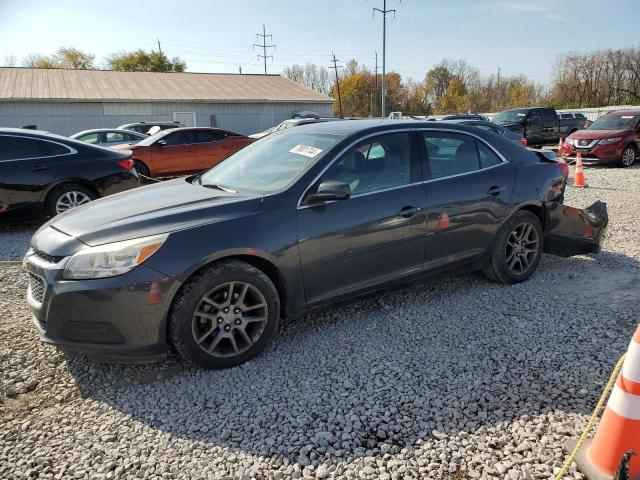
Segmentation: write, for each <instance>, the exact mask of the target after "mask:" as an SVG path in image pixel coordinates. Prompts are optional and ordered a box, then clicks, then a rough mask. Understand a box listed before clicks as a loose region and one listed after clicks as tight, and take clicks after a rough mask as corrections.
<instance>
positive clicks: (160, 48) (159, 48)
mask: <svg viewBox="0 0 640 480" xmlns="http://www.w3.org/2000/svg"><path fill="white" fill-rule="evenodd" d="M156 40H157V41H158V50H160V54H161V55H162V47H161V46H160V39H159V38H158V37H156Z"/></svg>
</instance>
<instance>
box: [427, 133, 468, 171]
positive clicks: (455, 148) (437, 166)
mask: <svg viewBox="0 0 640 480" xmlns="http://www.w3.org/2000/svg"><path fill="white" fill-rule="evenodd" d="M421 135H422V137H423V141H424V145H425V147H426V151H427V157H428V162H429V169H430V171H431V178H432V179H436V178H444V177H451V176H453V175H461V174H464V173H469V172H473V171H475V170H479V169H480V158H479V156H478V149H477V148H476V142H475V140H474V138H473V137H471V136H469V135H465V134H461V133H453V132H437V131H434V132H423V133H422V134H421Z"/></svg>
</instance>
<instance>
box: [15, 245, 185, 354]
mask: <svg viewBox="0 0 640 480" xmlns="http://www.w3.org/2000/svg"><path fill="white" fill-rule="evenodd" d="M65 263H66V259H63V260H61V261H60V262H58V263H52V261H51V259H43V258H41V257H40V256H39V255H38V254H37V253H36V254H32V255H30V256H28V257H27V258H25V261H24V267H25V269H26V270H27V272H28V273H29V277H30V281H29V287H28V289H27V302H28V304H29V307H30V309H31V312H32V314H33V319H34V323H35V325H36V327H37V329H38V332H39V334H40V339H41V340H42V341H43V342H46V343H49V344H52V345H55V346H57V347H59V348H61V349H63V350H67V351H71V352H75V353H81V354H85V355H87V356H90V357H92V358H95V359H99V360H105V361H127V362H135V361H150V360H156V359H160V358H163V357H165V356H166V353H167V343H166V318H167V313H168V311H169V307H170V304H171V299H172V298H173V296H174V295H175V293H176V291H177V289H178V288H179V282H177V281H175V280H173V279H172V278H170V277H167V276H165V275H163V274H161V273H159V272H157V271H155V270H152V269H150V268H147V267H145V266H144V265H141V266H139V267H137V268H135V269H134V270H132V271H130V272H128V273H126V274H124V275H120V276H117V277H111V278H104V279H95V280H63V279H62V278H61V274H62V269H63V268H64V264H65Z"/></svg>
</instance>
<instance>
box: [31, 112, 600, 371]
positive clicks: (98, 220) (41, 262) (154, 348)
mask: <svg viewBox="0 0 640 480" xmlns="http://www.w3.org/2000/svg"><path fill="white" fill-rule="evenodd" d="M566 174H567V167H566V165H565V164H564V163H559V162H557V161H556V160H555V157H554V158H548V157H547V156H545V155H543V154H540V153H533V152H529V151H527V150H525V149H523V148H522V147H521V146H520V145H516V144H515V143H513V142H510V141H508V140H505V139H504V138H502V137H500V136H498V135H495V134H494V133H492V132H489V131H484V130H480V129H477V128H474V127H467V126H463V125H454V124H442V123H435V122H434V123H430V122H402V121H384V120H381V121H380V120H362V121H351V122H327V123H317V124H312V125H306V126H302V127H299V128H294V129H289V130H284V131H281V132H275V133H273V134H271V135H269V136H267V137H265V138H263V139H261V140H259V141H257V142H255V143H253V144H251V145H249V146H247V147H246V148H244V149H242V150H241V151H239V152H238V153H236V154H234V155H232V156H231V157H230V158H229V159H228V160H226V161H225V162H223V163H220V164H219V165H217V166H215V167H214V168H212V169H210V170H208V171H207V172H205V173H203V174H201V175H198V176H191V177H187V178H180V179H175V180H170V181H166V182H162V183H159V184H155V185H150V186H147V187H143V188H140V189H137V190H134V191H132V192H126V193H121V194H117V195H113V196H111V197H108V198H105V199H100V200H97V201H95V202H91V203H89V204H87V205H84V206H82V207H80V208H78V209H76V210H74V211H73V212H69V213H64V214H62V215H58V216H57V217H56V218H54V219H52V220H51V221H50V222H49V223H47V224H45V225H43V226H42V227H41V228H40V230H38V231H37V232H36V234H35V235H34V237H33V239H32V241H31V248H30V250H29V251H28V252H27V254H26V257H25V260H24V266H25V268H26V270H27V271H28V272H29V277H30V283H29V287H28V291H27V300H28V303H29V305H30V307H31V310H32V312H33V316H34V320H35V322H34V323H35V325H36V327H37V329H38V330H39V333H40V337H41V339H42V340H43V341H45V342H47V343H52V344H54V345H57V346H58V347H59V348H62V349H65V350H69V351H74V352H79V353H83V354H87V355H89V356H91V357H94V358H97V359H103V360H109V361H141V360H149V359H157V358H161V357H163V356H165V355H166V353H167V351H168V349H169V348H174V349H175V350H177V352H179V354H180V355H181V356H182V357H184V358H185V359H187V360H189V361H191V362H194V363H196V364H198V365H200V366H202V367H206V368H214V369H218V368H226V367H231V366H234V365H238V364H240V363H243V362H245V361H247V360H249V359H250V358H252V357H254V356H255V355H257V354H258V353H259V352H261V351H262V350H263V349H264V348H265V347H266V345H267V344H268V342H269V339H270V337H271V336H272V335H273V332H274V331H275V329H276V325H277V323H278V321H279V319H280V318H282V317H295V316H297V315H298V314H300V313H303V312H306V311H309V310H310V309H312V308H316V307H321V306H323V305H326V304H328V303H332V302H336V301H338V300H344V299H350V298H353V297H355V296H358V295H363V294H368V293H371V292H374V291H377V290H380V289H382V288H385V287H389V286H393V285H396V284H399V283H402V282H406V281H409V280H412V279H415V278H418V277H423V276H425V275H433V274H438V273H441V272H444V271H469V270H476V269H479V270H482V271H483V272H484V274H485V275H486V276H487V277H488V278H489V279H490V280H492V281H496V282H501V283H504V284H513V283H516V282H522V281H524V280H526V279H528V278H529V277H530V276H531V275H532V274H533V273H534V271H535V270H536V267H537V266H538V263H539V262H540V258H541V255H542V253H543V252H549V253H554V254H558V255H563V256H569V255H574V254H579V253H592V252H597V251H599V249H600V242H601V238H602V236H603V234H604V232H605V229H606V226H607V221H608V220H607V212H606V206H605V205H604V204H602V203H600V202H596V203H595V204H594V205H592V206H591V207H589V208H587V209H585V210H581V209H577V208H572V207H568V206H564V205H563V204H562V198H563V194H564V189H565V185H566Z"/></svg>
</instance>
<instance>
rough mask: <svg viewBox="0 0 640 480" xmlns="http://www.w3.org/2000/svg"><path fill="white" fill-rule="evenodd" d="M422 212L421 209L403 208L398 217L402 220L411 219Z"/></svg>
mask: <svg viewBox="0 0 640 480" xmlns="http://www.w3.org/2000/svg"><path fill="white" fill-rule="evenodd" d="M419 211H420V207H412V206H406V207H402V208H401V209H400V211H399V212H398V216H399V217H402V218H411V217H413V216H414V215H415V214H416V213H418V212H419Z"/></svg>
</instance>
